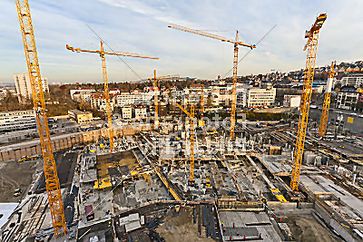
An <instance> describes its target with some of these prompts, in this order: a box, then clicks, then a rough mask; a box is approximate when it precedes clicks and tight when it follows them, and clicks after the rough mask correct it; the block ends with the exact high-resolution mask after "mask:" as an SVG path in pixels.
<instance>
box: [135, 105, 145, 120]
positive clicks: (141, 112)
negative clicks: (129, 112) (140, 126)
mask: <svg viewBox="0 0 363 242" xmlns="http://www.w3.org/2000/svg"><path fill="white" fill-rule="evenodd" d="M146 117H147V109H146V107H143V106H139V107H135V119H137V120H140V119H144V118H146Z"/></svg>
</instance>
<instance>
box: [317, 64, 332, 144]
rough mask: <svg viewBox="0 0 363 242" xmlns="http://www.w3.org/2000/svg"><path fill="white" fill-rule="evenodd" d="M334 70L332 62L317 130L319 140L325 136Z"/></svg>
mask: <svg viewBox="0 0 363 242" xmlns="http://www.w3.org/2000/svg"><path fill="white" fill-rule="evenodd" d="M334 68H335V62H332V63H331V66H330V72H329V77H328V81H327V83H326V88H325V94H324V102H323V109H322V112H321V117H320V124H319V130H318V134H319V137H320V138H323V137H324V136H325V134H326V130H327V127H328V121H329V109H330V98H331V91H332V88H333V81H334V76H335V70H334Z"/></svg>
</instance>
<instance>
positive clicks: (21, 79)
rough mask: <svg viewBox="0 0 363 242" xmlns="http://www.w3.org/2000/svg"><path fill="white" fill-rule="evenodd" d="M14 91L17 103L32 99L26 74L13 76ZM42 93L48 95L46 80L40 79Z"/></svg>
mask: <svg viewBox="0 0 363 242" xmlns="http://www.w3.org/2000/svg"><path fill="white" fill-rule="evenodd" d="M14 82H15V89H16V94H17V96H18V101H19V102H20V103H24V102H26V101H27V100H30V99H31V98H32V88H31V84H30V78H29V76H28V74H25V73H21V74H16V75H14ZM42 85H43V91H44V92H45V93H49V85H48V79H47V78H45V77H43V78H42Z"/></svg>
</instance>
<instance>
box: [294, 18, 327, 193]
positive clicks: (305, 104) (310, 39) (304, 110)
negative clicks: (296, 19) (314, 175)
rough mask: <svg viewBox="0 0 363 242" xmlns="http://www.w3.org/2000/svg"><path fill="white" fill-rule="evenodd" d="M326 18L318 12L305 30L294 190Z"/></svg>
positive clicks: (297, 188) (296, 187)
mask: <svg viewBox="0 0 363 242" xmlns="http://www.w3.org/2000/svg"><path fill="white" fill-rule="evenodd" d="M326 18H327V14H325V13H322V14H320V15H319V16H318V17H317V18H316V20H315V23H314V24H313V26H312V27H311V29H310V30H307V31H306V33H305V38H307V42H306V45H305V47H304V51H306V50H307V56H306V69H305V75H304V85H303V92H302V95H301V103H300V116H299V124H298V130H297V135H296V143H295V150H294V162H293V167H292V173H291V181H290V187H291V189H292V190H293V191H295V192H297V191H298V190H299V181H300V170H301V165H302V159H303V154H304V146H305V138H306V130H307V127H308V121H309V110H310V102H311V94H312V83H313V80H314V72H315V64H316V54H317V50H318V40H319V33H320V29H321V27H322V26H323V24H324V22H325V20H326Z"/></svg>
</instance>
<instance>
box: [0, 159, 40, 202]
mask: <svg viewBox="0 0 363 242" xmlns="http://www.w3.org/2000/svg"><path fill="white" fill-rule="evenodd" d="M36 166H37V162H36V161H26V162H24V163H20V164H19V163H17V162H16V161H9V162H2V163H0V202H18V201H19V200H20V199H21V197H22V196H23V195H24V193H25V192H26V190H27V188H28V186H29V185H30V183H31V182H32V175H33V173H34V171H35V169H36ZM18 188H20V189H21V192H22V194H21V195H20V196H18V197H14V191H15V190H16V189H18Z"/></svg>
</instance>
